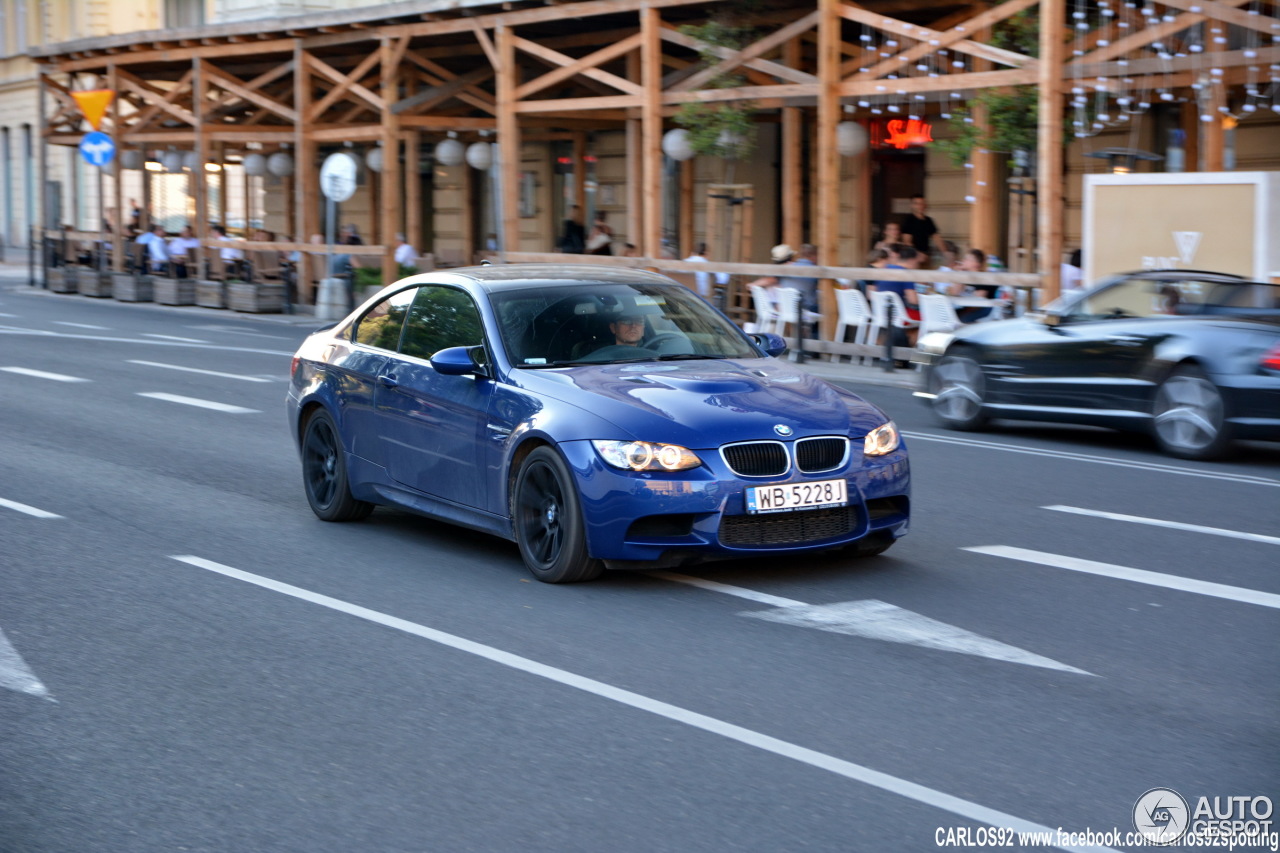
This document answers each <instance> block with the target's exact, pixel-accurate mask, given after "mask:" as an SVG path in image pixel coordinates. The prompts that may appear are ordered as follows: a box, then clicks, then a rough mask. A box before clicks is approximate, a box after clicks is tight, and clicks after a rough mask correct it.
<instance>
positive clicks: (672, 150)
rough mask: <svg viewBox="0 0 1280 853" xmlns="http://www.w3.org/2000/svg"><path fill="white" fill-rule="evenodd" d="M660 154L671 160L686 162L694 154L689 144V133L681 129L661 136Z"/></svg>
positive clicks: (669, 131)
mask: <svg viewBox="0 0 1280 853" xmlns="http://www.w3.org/2000/svg"><path fill="white" fill-rule="evenodd" d="M662 153H663V154H666V155H667V156H668V157H670V158H671V159H672V160H688V159H690V158H692V157H693V155H694V154H695V153H696V152H695V151H694V150H693V145H691V144H690V142H689V131H687V130H685V129H684V128H683V127H678V128H676V129H675V130H668V131H667V132H666V133H664V134H662Z"/></svg>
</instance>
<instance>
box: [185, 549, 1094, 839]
mask: <svg viewBox="0 0 1280 853" xmlns="http://www.w3.org/2000/svg"><path fill="white" fill-rule="evenodd" d="M173 559H175V560H178V561H180V562H183V563H186V564H187V565H190V566H195V567H197V568H201V569H205V570H207V571H210V572H215V573H217V574H220V575H223V576H225V577H228V578H234V579H235V580H239V581H243V582H245V583H250V584H253V585H255V586H259V587H262V588H263V589H268V590H271V591H273V592H278V593H281V594H282V595H288V596H290V597H292V598H296V599H299V600H300V601H306V602H309V603H311V604H316V605H319V606H321V607H327V608H329V609H330V610H335V611H338V612H339V613H346V614H348V615H350V616H355V617H357V618H359V619H364V620H366V621H368V622H373V623H374V624H377V625H382V626H385V627H388V628H392V629H394V630H397V631H403V632H404V633H406V634H412V635H413V636H416V637H421V638H422V639H424V640H429V641H431V642H433V643H438V644H439V645H442V646H446V647H448V648H451V649H455V650H457V651H461V652H465V653H467V654H470V655H475V656H476V657H479V658H483V659H484V660H488V661H490V662H492V663H497V664H500V665H502V666H506V667H510V668H511V669H514V670H518V671H520V672H524V673H526V674H529V675H533V676H536V677H538V678H545V679H547V680H548V681H553V682H556V683H557V684H562V685H564V686H566V687H571V688H573V689H575V690H581V691H583V692H585V693H589V694H592V695H594V696H598V697H600V698H602V699H607V700H609V701H611V702H617V703H618V704H621V705H625V706H627V707H630V708H634V709H636V710H639V711H644V712H645V713H649V714H654V715H656V716H659V717H663V718H665V719H668V720H671V721H673V722H676V723H680V724H682V725H686V726H690V727H692V728H696V729H701V730H702V731H705V732H709V733H711V734H715V735H719V736H721V737H724V738H727V739H729V740H732V741H736V742H738V743H741V744H744V745H746V746H750V747H753V748H755V749H759V750H763V751H764V752H769V753H772V754H774V755H777V756H781V757H783V758H789V759H791V760H793V761H798V762H800V763H802V764H807V765H809V766H811V767H816V768H818V769H820V770H826V771H828V772H830V773H834V774H836V775H838V776H842V777H844V778H846V779H851V780H853V781H855V782H862V783H863V784H865V785H870V786H871V787H873V788H879V789H880V790H882V791H888V792H890V793H893V794H897V795H898V796H901V797H904V798H906V799H909V800H913V801H915V802H918V803H921V804H923V805H927V806H932V807H934V808H937V809H940V810H942V811H947V812H951V813H952V814H955V815H959V816H960V817H963V818H966V819H968V820H973V821H977V822H979V823H983V824H986V825H988V826H998V827H1008V828H1011V829H1014V830H1020V831H1023V832H1043V833H1052V832H1053V830H1052V829H1051V828H1050V827H1048V826H1043V825H1041V824H1037V823H1034V822H1032V821H1029V820H1025V819H1023V818H1020V817H1017V816H1016V815H1011V814H1007V813H1005V812H1001V811H998V810H996V809H992V808H988V807H987V806H984V805H981V804H979V803H975V802H972V801H971V800H965V799H962V798H961V797H956V796H953V795H951V794H947V793H944V792H942V791H937V790H934V789H933V788H928V787H925V786H924V785H920V784H917V783H915V782H910V781H908V780H906V779H902V778H899V777H897V776H891V775H889V774H888V773H883V772H881V771H879V770H873V769H871V768H870V767H866V766H864V765H861V764H855V763H854V762H852V761H845V760H844V759H841V758H836V757H835V756H833V755H828V754H826V753H823V752H818V751H817V750H813V749H809V748H807V747H803V746H800V745H798V744H794V743H791V742H789V741H785V740H781V739H779V738H775V737H772V736H770V735H766V734H763V733H761V732H757V731H754V730H752V729H747V728H743V727H742V726H737V725H734V724H733V723H729V722H725V721H724V720H720V719H717V718H715V717H709V716H707V715H705V714H700V713H698V712H696V711H690V710H688V709H687V708H681V707H680V706H678V705H672V704H670V703H667V702H663V701H660V700H658V699H652V698H650V697H648V696H645V695H643V694H640V693H634V692H632V691H630V690H624V689H622V688H620V687H614V686H613V685H611V684H606V683H605V682H603V681H597V680H595V679H593V678H587V677H586V676H582V675H577V674H576V673H572V672H569V671H567V670H563V669H559V668H557V667H553V666H548V665H547V664H544V663H539V662H538V661H535V660H532V659H530V658H526V657H521V656H520V655H516V654H512V653H511V652H506V651H503V650H502V649H498V648H494V647H493V646H486V645H484V644H482V643H477V642H474V641H472V640H467V639H465V638H463V637H459V636H456V635H454V634H447V633H445V632H444V631H439V630H437V629H435V628H429V627H427V626H425V625H419V624H417V623H415V622H410V621H408V620H406V619H400V618H398V617H395V616H390V615H388V614H386V613H380V612H378V611H376V610H370V609H368V608H365V607H361V606H359V605H357V604H351V603H350V602H346V601H342V600H340V599H337V598H330V597H329V596H327V595H322V594H320V593H318V592H312V591H311V590H307V589H302V588H301V587H296V586H291V585H290V584H286V583H281V582H280V581H276V580H272V579H271V578H267V577H263V576H261V575H255V574H251V573H249V572H245V571H241V570H240V569H234V568H232V567H230V566H224V565H222V564H220V563H215V562H213V561H212V560H206V559H203V558H201V557H195V556H175V557H174V558H173ZM1058 849H1060V850H1071V851H1077V850H1078V851H1084V850H1104V851H1109V850H1110V848H1101V847H1073V846H1061V847H1059V848H1058Z"/></svg>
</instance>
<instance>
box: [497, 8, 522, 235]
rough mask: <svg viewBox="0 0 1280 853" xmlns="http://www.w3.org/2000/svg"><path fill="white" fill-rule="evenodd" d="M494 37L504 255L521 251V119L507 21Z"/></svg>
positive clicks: (513, 48)
mask: <svg viewBox="0 0 1280 853" xmlns="http://www.w3.org/2000/svg"><path fill="white" fill-rule="evenodd" d="M494 34H495V35H496V36H497V44H496V45H495V47H496V49H497V51H498V63H499V67H497V68H495V69H494V74H495V75H496V77H497V81H496V87H495V88H496V93H497V101H498V103H497V109H498V116H497V118H498V145H499V149H498V150H499V154H500V157H501V161H500V164H499V169H500V175H501V181H502V199H501V205H500V209H499V210H497V211H495V213H496V215H497V218H498V221H499V222H500V223H502V227H501V229H500V231H499V241H498V248H499V249H500V250H501V251H502V253H503V258H504V259H505V258H506V253H507V252H509V251H514V252H518V251H520V148H521V144H520V122H519V119H518V117H517V115H516V86H517V85H519V83H520V81H519V79H518V77H517V66H516V46H515V33H513V32H512V31H511V27H510V26H508V25H507V24H498V26H497V28H496V29H495V32H494Z"/></svg>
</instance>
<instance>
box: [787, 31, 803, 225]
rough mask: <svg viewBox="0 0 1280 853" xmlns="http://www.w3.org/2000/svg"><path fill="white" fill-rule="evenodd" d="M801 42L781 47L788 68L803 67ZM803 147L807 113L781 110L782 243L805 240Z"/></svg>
mask: <svg viewBox="0 0 1280 853" xmlns="http://www.w3.org/2000/svg"><path fill="white" fill-rule="evenodd" d="M800 49H801V41H800V39H798V38H794V39H791V40H790V41H788V42H787V43H786V44H784V45H783V46H782V61H783V63H784V64H785V65H786V66H787V67H789V68H797V69H798V68H799V67H800V56H801V54H800ZM803 145H804V111H803V110H802V109H801V108H800V107H783V108H782V242H784V243H786V244H788V245H790V246H792V247H793V248H794V247H796V246H799V245H800V244H801V243H802V242H803V241H804V198H803V174H802V171H801V168H800V161H801V151H802V148H803Z"/></svg>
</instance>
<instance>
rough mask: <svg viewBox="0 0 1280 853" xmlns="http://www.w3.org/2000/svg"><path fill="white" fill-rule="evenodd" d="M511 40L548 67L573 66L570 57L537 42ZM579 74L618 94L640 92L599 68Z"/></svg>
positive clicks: (573, 60)
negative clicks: (609, 87)
mask: <svg viewBox="0 0 1280 853" xmlns="http://www.w3.org/2000/svg"><path fill="white" fill-rule="evenodd" d="M513 39H514V43H515V46H516V48H518V49H519V50H522V51H524V52H525V53H527V54H529V55H530V56H536V57H537V58H538V59H541V60H542V61H543V62H546V63H547V64H549V65H553V66H564V65H573V64H574V63H575V62H576V60H575V59H574V58H573V57H572V56H567V55H565V54H563V53H561V52H560V51H558V50H552V49H551V48H549V47H543V46H542V45H540V44H538V43H537V42H533V41H529V40H528V39H522V38H515V37H513ZM579 73H580V74H582V75H583V76H584V77H590V78H591V79H593V80H596V81H598V82H600V83H604V84H605V85H606V86H611V87H612V88H614V89H617V90H618V91H620V92H626V93H627V94H629V95H639V94H640V91H641V88H640V86H638V85H636V84H635V83H632V82H631V81H630V80H625V79H623V78H621V77H619V76H618V75H616V74H610V73H609V72H608V71H603V70H601V69H599V68H584V69H582V70H581V71H580V72H579Z"/></svg>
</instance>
